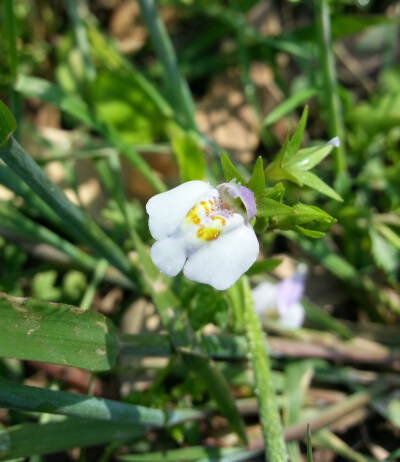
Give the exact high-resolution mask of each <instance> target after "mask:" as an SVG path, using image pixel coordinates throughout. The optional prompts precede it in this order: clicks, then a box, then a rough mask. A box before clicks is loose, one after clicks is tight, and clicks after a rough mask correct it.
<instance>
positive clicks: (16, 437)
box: [0, 418, 146, 461]
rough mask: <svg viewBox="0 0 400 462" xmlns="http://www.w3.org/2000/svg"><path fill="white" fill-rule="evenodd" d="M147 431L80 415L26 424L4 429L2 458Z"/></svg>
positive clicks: (1, 433) (0, 445)
mask: <svg viewBox="0 0 400 462" xmlns="http://www.w3.org/2000/svg"><path fill="white" fill-rule="evenodd" d="M145 431H146V430H145V429H143V428H141V427H137V426H133V425H126V424H117V423H110V422H95V421H93V420H86V419H76V418H67V419H65V420H62V421H61V422H50V423H37V424H36V423H24V424H22V425H16V426H14V427H10V428H8V429H6V430H0V460H1V461H5V460H10V459H13V458H17V457H29V456H32V455H41V454H51V453H54V452H60V451H64V450H66V449H70V448H74V447H81V448H84V447H88V446H96V445H99V444H105V443H109V442H111V441H124V440H128V439H132V438H135V437H138V436H141V435H143V433H145Z"/></svg>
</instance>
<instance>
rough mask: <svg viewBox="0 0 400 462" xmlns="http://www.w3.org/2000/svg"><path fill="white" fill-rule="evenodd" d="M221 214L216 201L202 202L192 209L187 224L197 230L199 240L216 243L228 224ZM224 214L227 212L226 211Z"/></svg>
mask: <svg viewBox="0 0 400 462" xmlns="http://www.w3.org/2000/svg"><path fill="white" fill-rule="evenodd" d="M221 212H222V210H221V209H220V207H219V206H218V204H216V201H211V200H208V201H201V202H200V203H199V204H196V205H195V206H194V207H192V208H191V209H190V211H189V213H188V214H187V215H186V218H185V222H186V223H187V224H189V225H193V226H195V227H196V228H197V229H196V237H197V239H199V240H202V241H205V242H209V241H214V240H215V239H217V238H218V237H219V236H220V234H221V230H222V228H223V227H224V226H225V224H226V220H225V218H224V217H222V216H221V214H220V213H221ZM224 212H225V213H226V212H227V211H226V209H224Z"/></svg>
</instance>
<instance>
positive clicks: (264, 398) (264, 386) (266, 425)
mask: <svg viewBox="0 0 400 462" xmlns="http://www.w3.org/2000/svg"><path fill="white" fill-rule="evenodd" d="M241 283H242V284H243V294H244V300H243V301H244V320H245V324H246V336H247V342H248V346H249V355H250V361H251V365H252V369H253V372H254V379H255V386H256V389H255V392H256V395H257V400H258V406H259V414H260V419H261V425H262V430H263V437H264V442H265V456H266V459H267V460H268V461H269V462H286V461H287V460H288V459H287V452H286V446H285V441H284V436H283V429H282V423H281V418H280V416H279V412H278V406H277V402H276V396H275V390H274V385H273V383H272V375H271V369H270V364H269V358H268V355H267V354H266V352H265V345H266V343H265V336H264V333H263V331H262V329H261V325H260V322H259V319H258V316H257V314H256V312H255V311H254V306H253V300H252V297H251V291H250V284H249V281H248V279H247V278H246V277H243V278H242V280H241Z"/></svg>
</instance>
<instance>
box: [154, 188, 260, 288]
mask: <svg viewBox="0 0 400 462" xmlns="http://www.w3.org/2000/svg"><path fill="white" fill-rule="evenodd" d="M146 210H147V213H148V214H149V228H150V233H151V235H152V236H153V238H154V239H156V242H155V243H154V245H153V246H152V248H151V251H150V256H151V259H152V260H153V263H154V264H155V265H156V267H157V268H158V269H159V270H160V271H161V272H162V273H164V274H165V275H167V276H176V275H177V274H178V273H179V271H180V270H181V269H182V267H183V274H184V275H185V276H186V277H187V278H189V279H191V280H193V281H197V282H202V283H205V284H210V285H211V286H213V287H214V288H215V289H218V290H224V289H227V288H228V287H230V286H231V285H232V284H234V283H235V281H236V280H237V279H238V278H239V277H240V276H241V275H242V274H243V273H244V272H246V271H247V270H248V269H249V268H250V266H251V265H252V264H253V263H254V261H255V260H256V258H257V255H258V251H259V245H258V240H257V238H256V235H255V233H254V230H253V228H252V227H251V225H250V224H249V219H251V218H252V216H254V214H255V212H256V208H255V201H254V196H253V193H252V192H251V191H249V190H248V189H247V188H244V187H243V186H241V185H238V184H236V182H235V180H233V181H231V182H230V183H223V184H222V185H220V186H218V187H217V188H213V187H212V186H211V185H210V184H209V183H206V182H204V181H189V182H187V183H184V184H182V185H180V186H177V187H176V188H174V189H172V190H170V191H167V192H165V193H161V194H157V195H156V196H154V197H152V198H151V199H150V200H149V201H148V203H147V205H146Z"/></svg>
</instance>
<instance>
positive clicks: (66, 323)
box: [0, 293, 118, 371]
mask: <svg viewBox="0 0 400 462" xmlns="http://www.w3.org/2000/svg"><path fill="white" fill-rule="evenodd" d="M0 318H1V319H2V334H1V336H0V356H4V357H12V358H18V359H25V360H32V361H43V362H49V363H55V364H62V365H65V366H75V367H81V368H83V369H88V370H91V371H102V370H109V369H112V368H113V367H114V366H115V362H116V357H117V353H118V339H117V335H116V332H115V328H114V326H113V324H112V323H111V321H110V320H109V319H107V318H106V317H105V316H103V315H101V314H100V313H94V312H90V311H84V310H81V309H79V308H75V307H72V306H70V305H64V304H55V303H48V302H44V301H41V300H35V299H30V298H17V297H11V296H9V295H6V294H2V293H0Z"/></svg>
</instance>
